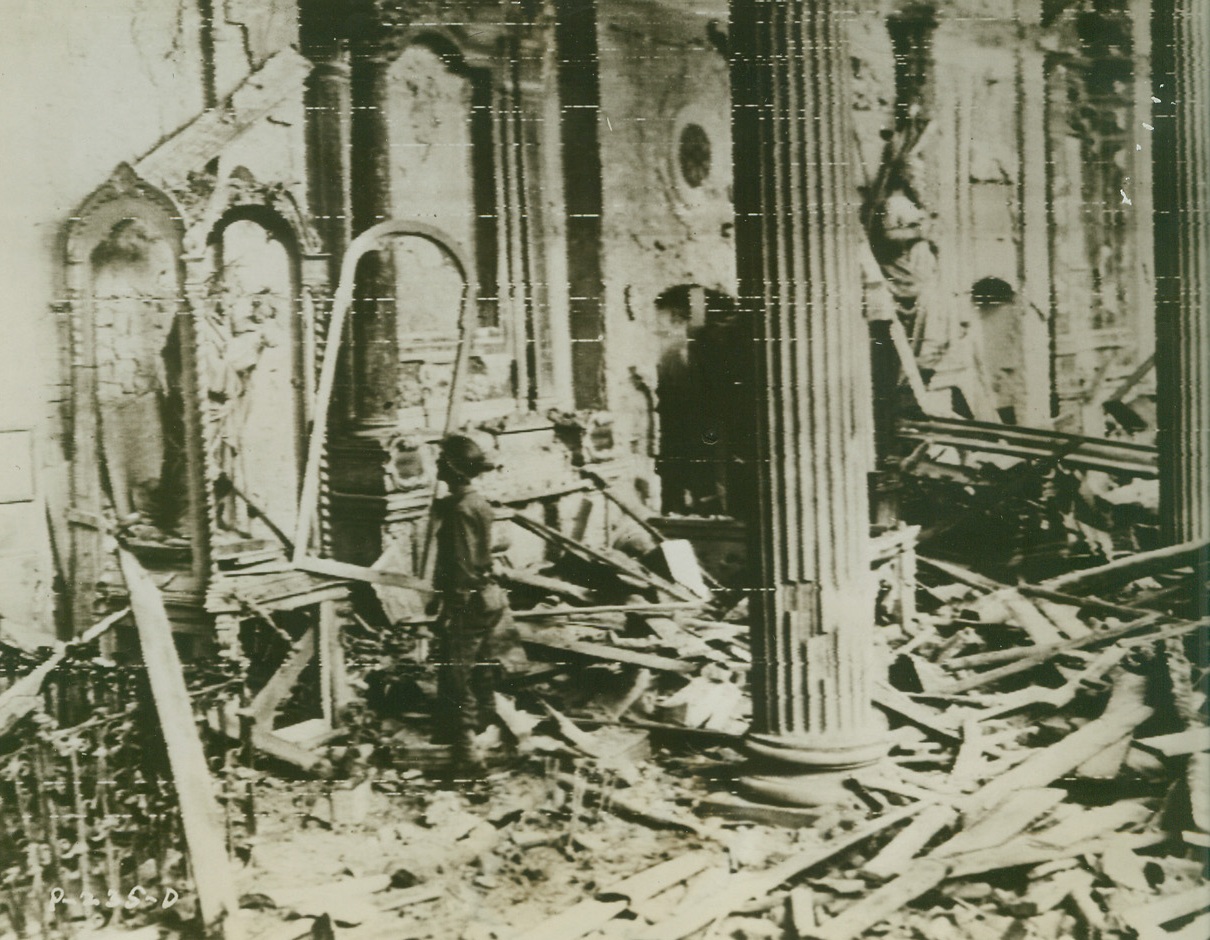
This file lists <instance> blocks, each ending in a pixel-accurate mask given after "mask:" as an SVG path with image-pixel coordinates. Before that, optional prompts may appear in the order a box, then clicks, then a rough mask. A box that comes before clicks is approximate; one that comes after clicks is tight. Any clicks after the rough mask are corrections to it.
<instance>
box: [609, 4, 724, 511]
mask: <svg viewBox="0 0 1210 940" xmlns="http://www.w3.org/2000/svg"><path fill="white" fill-rule="evenodd" d="M597 16H598V23H597V35H598V39H597V43H598V49H599V56H600V67H599V74H600V95H601V101H600V109H601V110H600V116H599V119H598V134H599V136H600V147H601V166H602V173H603V196H604V198H603V208H602V235H601V239H602V251H603V271H604V284H605V292H604V296H605V336H606V359H607V376H608V387H609V406H610V408H611V410H612V411H613V412H614V414H615V421H616V429H615V433H616V435H617V439H618V442H619V445H620V446H621V448H622V450H623V451H624V452H626V453H628V454H630V455H633V456H634V457H635V458H637V462H636V464H635V477H636V481H637V482H638V486H639V488H640V493H642V492H644V491H645V492H646V493H648V494H649V499H650V502H651V505H653V506H654V507H656V508H658V507H659V506H660V505H661V501H660V477H659V475H658V474H657V473H656V472H655V471H656V467H655V460H656V458H657V457H658V456H659V452H660V449H661V433H664V434H665V435H666V434H667V432H668V430H669V429H668V428H667V427H664V428H661V426H660V418H661V413H660V412H661V409H660V378H661V373H662V372H663V373H665V374H667V373H668V371H669V369H668V366H669V363H670V362H671V363H673V364H675V362H676V361H678V360H680V361H683V360H685V359H686V358H687V357H688V356H689V342H690V335H691V333H697V332H698V331H700V329H701V328H702V327H703V326H704V322H703V319H704V317H705V315H706V309H705V307H704V305H703V306H701V307H699V310H698V312H697V314H696V315H695V314H694V313H693V312H692V311H691V309H690V291H691V290H692V289H704V290H705V291H706V292H709V293H710V294H711V295H717V296H718V297H720V298H724V299H733V298H734V296H735V257H734V256H735V247H734V241H733V233H732V228H733V225H734V209H733V206H732V203H731V185H732V168H731V133H730V120H729V102H730V96H729V78H728V64H727V60H726V57H725V52H724V49H723V48H722V46H721V43H722V42H723V40H724V38H725V27H726V21H727V8H726V4H725V3H710V4H702V3H688V2H676V3H653V2H643V0H633V2H632V0H628V2H624V3H614V2H609V3H600V4H598V11H597ZM712 315H713V313H712ZM671 394H672V392H670V391H669V389H667V388H666V389H665V395H666V396H668V395H671ZM714 410H715V409H711V408H703V409H702V411H701V412H700V413H699V414H697V415H691V416H686V417H688V418H692V420H694V421H696V422H697V423H698V424H699V425H700V426H698V427H694V428H687V429H685V430H684V433H683V434H682V435H681V436H682V437H689V438H694V437H696V438H697V439H699V440H700V438H701V437H702V435H703V434H706V435H709V434H710V433H711V427H710V426H709V425H711V424H713V423H716V422H717V421H718V415H717V414H713V413H710V412H712V411H714ZM697 447H698V449H701V444H698V445H697ZM721 508H722V507H720V506H719V505H717V504H714V505H713V506H710V505H708V506H706V507H703V510H702V511H705V512H708V513H715V514H717V513H718V512H719V511H720V510H721Z"/></svg>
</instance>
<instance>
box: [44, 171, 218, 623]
mask: <svg viewBox="0 0 1210 940" xmlns="http://www.w3.org/2000/svg"><path fill="white" fill-rule="evenodd" d="M180 218H181V216H180V212H179V211H178V209H177V207H176V206H175V205H174V204H173V203H172V201H171V200H170V199H169V198H168V197H167V196H165V195H164V194H163V193H162V192H160V191H159V190H157V189H155V188H154V187H151V186H150V185H148V184H147V183H146V182H145V181H143V180H140V179H139V178H138V177H137V176H136V175H135V173H134V172H133V170H131V169H130V168H129V167H128V166H125V165H123V166H122V167H119V169H118V170H117V171H116V172H115V173H114V175H113V176H112V177H111V179H110V180H109V181H108V182H107V183H106V184H105V185H104V186H102V187H101V188H100V189H98V190H97V191H96V192H95V193H93V195H92V196H90V197H89V199H88V200H86V201H85V203H84V204H83V205H82V206H81V207H80V209H79V210H78V211H77V213H76V214H75V216H73V217H72V219H71V221H70V222H69V224H68V227H67V230H66V238H65V261H66V267H65V281H66V289H67V298H68V315H69V319H70V331H71V363H72V372H71V395H70V408H69V428H70V435H69V437H70V441H71V450H70V457H71V496H72V502H73V508H75V509H76V510H77V511H79V512H83V513H85V514H95V515H101V514H103V513H104V512H105V511H107V509H108V508H109V507H110V506H112V508H113V510H114V512H115V513H116V515H117V516H118V518H119V520H120V521H121V522H122V523H123V524H124V525H125V527H126V532H127V536H128V543H129V544H130V545H131V547H132V548H133V549H134V550H135V552H136V553H137V554H139V555H140V556H141V557H142V559H143V560H144V562H145V563H147V564H149V565H151V566H158V567H173V568H177V569H181V568H187V569H191V570H192V571H193V573H194V574H195V575H196V582H195V587H197V589H198V590H200V588H201V582H202V580H203V578H204V572H205V570H206V538H205V526H204V522H203V520H204V517H205V513H204V511H203V508H202V507H203V505H204V499H203V493H202V486H201V477H200V474H199V473H198V472H197V471H198V470H199V459H198V458H199V451H200V436H199V424H198V415H197V411H196V407H195V403H196V375H195V372H194V352H195V349H194V334H193V327H192V322H191V319H190V314H189V309H188V305H187V304H186V303H185V302H184V299H183V292H182V283H183V272H182V268H181V264H180V254H181V243H182V237H183V231H182V226H181V221H180ZM102 564H103V556H102V554H101V546H100V541H99V538H98V536H97V535H96V533H95V532H90V531H89V530H88V529H86V528H84V527H77V528H76V529H74V530H73V545H72V568H73V570H72V572H71V580H72V583H73V588H74V591H75V597H74V599H73V617H74V620H75V625H76V627H77V629H79V628H81V627H83V626H87V625H88V622H89V621H90V620H91V617H92V610H91V605H92V595H93V590H94V588H95V584H96V580H97V578H98V577H99V575H100V573H101V565H102Z"/></svg>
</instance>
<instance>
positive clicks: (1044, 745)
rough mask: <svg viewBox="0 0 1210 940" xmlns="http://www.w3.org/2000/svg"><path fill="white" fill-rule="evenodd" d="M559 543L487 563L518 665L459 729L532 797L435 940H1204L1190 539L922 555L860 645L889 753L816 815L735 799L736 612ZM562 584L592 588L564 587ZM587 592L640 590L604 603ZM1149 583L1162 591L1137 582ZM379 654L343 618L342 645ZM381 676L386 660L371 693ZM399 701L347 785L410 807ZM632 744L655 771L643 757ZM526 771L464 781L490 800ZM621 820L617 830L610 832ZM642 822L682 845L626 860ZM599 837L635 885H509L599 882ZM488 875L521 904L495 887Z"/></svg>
mask: <svg viewBox="0 0 1210 940" xmlns="http://www.w3.org/2000/svg"><path fill="white" fill-rule="evenodd" d="M554 540H555V539H554V538H553V537H552V541H554ZM557 541H558V542H559V543H560V544H561V545H562V546H563V547H564V549H565V553H564V555H563V556H561V557H560V558H559V559H558V560H556V561H555V562H554V564H553V565H551V566H550V567H548V568H546V569H543V570H541V571H540V572H510V577H511V579H512V581H513V584H514V585H516V586H519V587H520V588H522V589H529V590H530V591H531V592H532V594H545V597H544V599H543V600H542V601H541V602H540V603H538V604H536V605H535V606H532V607H529V608H526V609H522V610H519V611H518V619H519V620H520V621H521V624H520V626H519V633H520V637H521V639H522V641H523V642H524V644H525V646H526V648H527V650H528V651H529V654H530V656H531V657H532V658H533V659H534V660H535V662H534V664H533V668H531V670H530V671H529V672H528V673H527V674H526V675H524V676H521V677H519V678H516V679H514V680H512V681H511V683H510V684H509V686H510V688H509V689H508V690H506V692H504V693H501V694H498V695H497V696H496V706H497V707H496V715H497V719H498V721H497V723H496V725H495V726H494V727H492V728H490V729H489V730H488V731H487V732H486V733H485V734H484V735H483V736H482V739H481V741H482V743H483V744H484V745H486V746H495V747H497V748H498V752H499V753H500V754H502V755H505V758H504V759H505V761H506V762H507V763H509V765H510V766H512V767H514V768H519V767H526V766H528V767H529V768H530V769H532V770H533V771H534V772H535V773H534V777H535V778H537V779H539V780H541V781H542V782H543V783H544V785H545V789H544V790H543V791H542V793H543V794H544V797H543V800H542V802H540V804H539V805H538V806H537V807H534V806H532V805H531V806H530V807H529V809H527V810H526V811H525V812H524V813H521V814H520V815H518V816H516V817H515V818H508V817H507V815H506V816H505V817H495V816H490V815H489V817H488V822H489V823H490V824H491V825H492V827H493V828H495V829H496V830H497V831H496V835H495V836H493V837H492V838H490V839H488V840H487V841H488V842H491V843H493V844H496V843H497V842H498V841H499V840H500V839H504V836H501V835H500V834H499V830H500V829H508V830H509V833H508V838H507V840H506V843H507V845H508V846H509V848H508V849H506V850H505V851H504V852H503V857H504V858H505V859H506V861H505V862H501V861H500V858H501V853H500V852H499V851H497V850H495V849H493V850H492V852H493V853H494V854H493V857H492V860H487V861H485V858H484V856H483V854H482V853H481V854H480V856H479V859H478V864H477V865H474V866H471V867H470V875H469V876H468V877H469V879H470V884H471V887H472V888H475V887H476V886H477V890H479V891H480V892H481V893H482V894H483V897H484V900H485V903H488V904H490V905H492V908H493V910H494V911H496V912H497V914H498V915H499V916H498V917H497V918H496V920H495V922H494V923H492V924H491V925H485V923H484V922H483V921H482V920H476V919H475V918H474V917H472V918H471V920H470V922H469V923H470V924H471V925H472V926H471V927H467V926H466V922H464V923H463V924H462V926H461V927H459V929H458V935H460V936H468V937H469V936H482V937H485V938H486V937H497V938H507V937H518V938H550V940H556V938H576V937H581V936H596V937H605V936H608V937H630V938H634V940H643V938H681V937H691V936H731V937H795V936H797V937H817V938H820V940H844V938H850V937H857V936H861V935H862V934H864V933H865V932H866V931H867V930H869V931H871V932H872V934H877V935H883V936H892V937H921V938H930V940H931V938H934V937H947V936H948V937H955V938H957V937H976V938H983V937H989V938H990V937H997V938H1017V937H1021V938H1025V937H1039V938H1045V937H1057V936H1082V937H1112V936H1122V937H1127V936H1134V935H1137V936H1140V937H1144V938H1157V937H1177V938H1193V937H1202V936H1206V935H1207V931H1208V930H1210V894H1207V892H1206V890H1205V881H1204V879H1205V874H1206V872H1205V865H1206V859H1207V856H1206V850H1207V848H1210V836H1208V835H1207V833H1208V832H1210V807H1207V806H1206V805H1205V795H1206V794H1208V793H1210V729H1208V728H1207V722H1206V691H1205V685H1206V675H1207V670H1206V668H1205V664H1206V656H1205V650H1206V629H1207V628H1208V627H1210V620H1207V619H1200V620H1196V619H1187V618H1185V617H1182V616H1179V615H1178V614H1179V613H1181V612H1182V611H1180V609H1179V607H1177V606H1176V602H1177V601H1178V600H1179V599H1180V598H1182V597H1194V598H1196V597H1197V596H1199V593H1198V592H1197V591H1195V590H1194V589H1193V583H1194V581H1193V579H1194V578H1196V577H1198V576H1199V575H1203V578H1202V582H1201V584H1202V585H1203V587H1204V572H1203V571H1202V570H1201V569H1200V568H1197V569H1196V570H1192V571H1191V570H1188V566H1189V564H1190V563H1193V564H1194V565H1196V564H1197V563H1198V562H1199V561H1200V560H1201V559H1203V558H1204V552H1205V546H1202V545H1183V546H1176V547H1174V548H1169V549H1164V550H1160V551H1155V552H1149V553H1143V554H1138V555H1134V556H1130V557H1127V558H1124V559H1119V560H1117V561H1115V562H1112V563H1109V564H1106V565H1103V566H1098V567H1094V568H1089V569H1084V570H1079V571H1075V572H1072V573H1070V574H1067V575H1063V576H1059V577H1056V578H1053V579H1051V580H1049V581H1047V582H1043V583H1041V584H1037V585H1029V584H1021V585H1018V586H1015V587H1009V586H1007V585H1003V584H999V583H997V582H995V581H993V580H991V579H989V578H987V577H986V576H983V575H980V574H976V573H974V572H972V571H969V570H967V569H964V568H961V567H959V566H956V565H953V564H950V563H946V562H942V561H936V560H928V559H923V558H922V559H918V561H919V564H920V566H921V567H922V568H923V569H924V571H925V573H926V580H927V582H928V583H927V584H923V585H921V587H920V589H919V592H918V600H919V601H920V606H921V607H922V609H923V610H924V611H926V612H924V613H920V614H918V615H916V616H915V617H913V618H908V619H903V618H899V619H898V620H895V619H894V618H884V619H888V620H893V622H892V623H891V624H889V625H887V626H885V627H883V628H882V640H883V641H884V642H885V643H886V646H887V647H888V651H889V659H888V661H889V668H888V672H887V676H886V678H885V681H880V682H878V683H877V684H876V690H875V701H876V703H877V704H878V705H879V707H880V708H881V709H882V710H883V711H884V712H885V713H886V714H887V717H888V719H889V725H890V744H891V746H890V752H889V756H888V759H887V760H886V761H884V762H882V763H881V764H879V765H876V766H874V767H869V768H865V769H862V770H858V771H854V772H853V773H851V774H850V775H848V778H847V780H846V781H845V785H846V786H847V788H848V789H849V792H850V793H851V794H852V800H851V803H850V804H849V805H847V806H844V805H842V806H838V807H834V808H832V809H830V810H828V811H826V812H824V811H820V810H802V809H794V808H789V807H761V806H758V805H756V804H751V803H747V802H746V801H744V800H743V799H742V798H739V797H737V796H735V795H734V793H733V791H735V790H736V789H737V784H736V778H737V777H738V775H739V774H740V772H741V771H742V766H743V758H742V756H741V752H742V741H741V738H742V734H743V731H744V729H745V728H746V726H747V722H748V719H749V717H750V703H749V700H748V697H747V693H746V676H747V671H748V668H749V666H750V663H751V654H750V652H749V649H748V644H747V628H746V626H745V624H744V623H743V620H744V611H743V605H742V604H740V605H737V606H735V607H732V608H730V609H729V610H723V609H721V608H723V607H724V605H722V604H718V603H717V602H715V603H714V604H713V605H708V604H707V603H705V602H704V601H697V602H693V601H686V600H681V599H679V598H678V597H675V596H672V597H670V596H669V594H670V593H671V592H670V591H668V590H667V585H666V583H664V584H661V583H659V581H662V580H663V579H662V578H660V576H659V575H658V574H655V573H653V572H650V571H646V572H641V571H640V569H638V568H637V566H635V565H634V563H633V562H630V561H626V560H625V559H621V558H619V557H617V556H612V555H605V554H603V553H600V552H592V551H591V550H587V549H585V548H584V547H583V546H580V545H578V544H575V543H573V542H571V541H570V540H569V539H567V537H566V536H562V537H560V538H559V539H557ZM568 556H571V558H569V557H568ZM577 566H578V567H577ZM1182 566H1186V567H1185V568H1182ZM569 570H578V571H580V572H581V574H583V572H589V573H590V575H591V576H590V577H582V578H580V579H579V583H577V582H576V581H573V580H571V577H570V575H569V574H568V572H569ZM1174 572H1175V573H1174ZM606 574H610V575H611V576H613V577H616V578H617V579H618V580H619V581H625V580H627V579H629V581H630V582H631V584H630V587H632V588H637V587H638V585H636V584H634V583H633V582H634V581H647V584H646V585H645V587H646V588H648V589H649V590H648V592H647V593H646V594H645V595H638V596H635V595H633V594H632V596H631V597H630V598H629V599H628V600H617V599H616V598H612V599H613V600H615V601H616V602H615V603H612V604H610V603H602V601H603V600H610V599H611V598H609V597H607V596H606V594H605V592H606V588H604V587H602V584H603V583H604V581H603V579H605V577H606ZM1157 576H1163V577H1167V578H1169V579H1170V580H1172V581H1173V582H1174V584H1176V585H1179V586H1180V590H1173V587H1172V585H1169V587H1167V588H1165V589H1164V590H1162V591H1156V590H1154V588H1155V585H1156V583H1157V582H1155V581H1154V578H1156V577H1157ZM1149 585H1150V588H1149ZM682 587H683V586H682ZM614 589H615V590H618V588H617V587H616V585H615V586H614ZM1094 590H1096V591H1099V592H1100V595H1096V596H1094V595H1093V594H1092V593H1091V592H1092V591H1094ZM518 593H522V594H523V591H521V592H518ZM1107 593H1111V596H1110V597H1106V596H1104V595H1106V594H1107ZM1200 596H1204V593H1203V594H1201V595H1200ZM526 600H528V601H529V602H531V603H532V602H533V600H534V598H533V596H530V597H529V598H526ZM1148 604H1150V605H1151V607H1148V606H1145V605H1148ZM1157 604H1159V605H1164V606H1165V609H1161V610H1156V609H1153V608H1154V607H1155V606H1156V605H1157ZM381 644H382V637H381V635H379V634H378V633H377V631H370V630H369V629H368V628H367V631H366V633H364V634H363V636H362V640H361V645H362V647H363V649H364V648H365V647H369V646H375V647H377V648H378V649H379V650H380V651H381V649H382V645H381ZM362 661H363V662H365V660H362ZM379 664H380V665H381V661H379ZM399 670H400V666H399V663H398V662H397V661H395V660H392V661H391V666H390V668H389V669H381V668H380V669H379V670H378V671H377V672H372V673H371V678H373V676H374V675H378V676H379V677H381V676H383V675H384V674H387V673H391V674H393V675H395V676H398V675H399V674H400V673H399ZM404 672H405V673H406V672H407V669H406V668H405V669H404ZM404 684H405V685H410V688H409V689H408V690H406V691H399V689H396V693H397V698H396V700H395V704H396V705H399V704H400V702H407V703H408V705H406V706H405V707H403V708H402V709H401V710H399V711H398V712H397V714H396V716H395V719H394V720H392V721H387V722H385V723H383V722H381V721H379V720H375V719H369V720H368V721H369V725H370V726H372V727H373V729H374V739H375V740H376V741H377V742H378V743H377V746H376V747H374V748H372V749H371V751H372V753H373V756H370V751H366V752H365V756H366V762H365V769H364V771H363V774H364V780H365V781H366V782H365V783H363V786H365V788H366V789H367V790H369V789H371V785H370V783H369V781H371V780H372V781H373V788H377V789H378V790H380V791H381V790H398V791H403V792H408V791H409V790H410V791H412V792H415V790H416V788H417V787H418V786H422V785H421V784H420V783H419V781H420V780H421V779H422V777H423V775H425V774H428V775H430V777H432V776H433V772H434V771H438V770H439V765H440V760H439V758H436V757H434V755H433V753H432V752H431V751H429V750H427V749H426V746H425V745H424V744H423V734H422V728H423V725H422V722H421V719H422V716H423V715H424V712H425V709H426V707H427V706H426V704H425V702H424V697H425V679H424V669H423V667H421V666H420V665H419V664H416V665H415V667H414V668H413V670H412V677H411V679H410V680H407V681H405V682H404ZM376 688H378V691H379V693H381V691H382V688H381V686H377V687H376ZM384 703H385V699H384V698H383V697H382V695H381V694H380V695H379V698H378V702H377V704H378V705H380V706H381V705H383V704H384ZM384 732H385V733H384ZM364 737H365V738H366V739H367V740H368V739H370V735H366V736H364ZM653 747H655V748H658V749H659V751H660V754H659V760H658V761H648V760H647V759H646V758H647V757H648V755H649V754H650V753H651V749H652V748H653ZM375 765H376V766H375ZM437 776H438V777H439V774H438V775H437ZM524 779H532V778H527V777H526V776H525V775H523V774H500V775H498V776H497V777H495V778H494V779H493V780H489V781H488V782H487V783H485V784H482V785H481V786H483V787H486V788H488V790H489V791H490V792H492V793H494V794H496V795H497V796H498V792H499V790H500V788H503V789H504V790H505V791H507V790H508V786H507V784H508V782H509V781H520V780H524ZM467 786H470V787H472V789H471V791H470V792H474V791H473V786H474V785H470V784H467ZM493 787H494V788H495V789H493ZM560 792H561V793H562V796H561V797H559V796H557V795H556V794H559V793H560ZM466 808H467V809H471V810H473V807H470V806H467V807H466ZM472 815H474V813H473V812H472ZM610 816H611V817H616V818H614V819H613V821H612V825H613V826H614V827H615V828H614V830H613V831H612V832H610V833H609V834H608V835H605V833H604V831H603V829H602V826H603V824H602V819H603V818H604V817H610ZM348 821H349V820H348V819H346V820H345V822H348ZM623 821H624V822H625V824H628V826H629V828H623V829H618V828H616V827H618V826H621V825H623ZM328 822H329V823H335V824H336V825H339V824H340V820H339V819H338V818H337V817H333V816H329V817H328ZM480 822H481V823H482V822H483V819H482V818H480ZM354 824H356V822H355V821H354ZM787 827H790V828H787ZM644 830H648V831H657V832H662V833H665V834H666V833H680V834H681V836H680V839H679V841H677V842H675V843H667V842H665V843H664V845H665V851H664V853H663V854H664V857H660V856H658V855H657V856H656V858H655V860H654V862H653V864H650V865H648V866H646V867H645V868H644V867H643V866H641V865H639V864H637V862H638V859H639V858H646V859H648V860H650V859H651V856H650V854H649V853H650V851H651V846H650V845H649V844H647V843H646V842H644V843H642V844H643V845H644V848H645V851H633V852H632V851H631V850H630V845H631V844H632V843H633V844H635V845H638V844H639V840H638V836H639V834H640V833H642V832H643V831H644ZM484 834H485V835H488V836H491V835H492V834H491V833H486V832H485V833H484ZM606 845H609V846H610V847H611V848H612V855H613V857H614V858H618V857H623V858H628V859H632V860H634V864H631V865H630V866H629V867H626V866H625V865H623V866H621V870H619V871H618V875H619V877H621V876H624V875H629V876H631V877H628V878H623V880H622V883H621V885H620V886H619V885H614V886H606V887H602V885H603V884H604V879H603V878H595V879H592V880H591V881H589V882H588V883H587V884H584V885H583V886H582V891H581V892H580V895H579V897H578V898H576V899H575V901H574V903H568V904H567V905H566V907H565V909H557V908H556V906H555V905H554V904H553V903H552V902H554V901H555V900H556V899H557V893H555V892H550V891H547V890H544V889H541V888H536V887H534V886H533V884H532V881H531V880H530V879H531V877H532V869H533V866H532V864H531V861H519V860H518V858H517V853H516V847H517V846H522V847H532V846H543V847H551V846H554V847H557V848H558V850H559V851H560V852H562V853H563V857H564V858H565V860H567V861H570V862H572V863H576V864H577V865H581V866H582V864H583V861H584V859H583V855H584V853H587V854H589V855H590V856H591V857H592V861H591V867H592V870H593V871H594V872H595V873H597V874H600V872H601V870H602V869H601V862H602V858H601V855H600V854H598V853H597V851H596V849H597V848H601V849H602V850H603V849H604V846H606ZM672 845H675V846H676V850H675V851H671V850H670V848H669V847H670V846H672ZM522 854H528V853H522ZM508 859H512V860H513V863H515V864H510V863H509V862H508V861H507V860H508ZM485 868H486V870H488V871H489V875H488V876H487V877H486V879H484V878H483V876H482V871H483V870H484V869H485ZM527 872H529V874H526V873H527ZM476 873H477V874H476ZM542 877H543V879H548V878H549V872H544V873H543V875H542ZM476 879H477V880H476ZM502 884H508V885H510V886H511V890H512V891H513V893H514V894H516V893H517V892H520V893H519V894H518V897H519V898H521V900H520V901H518V897H511V898H505V897H503V896H501V895H498V894H496V893H494V892H493V887H495V886H500V885H502ZM518 886H520V887H518ZM585 894H589V895H591V896H589V897H585V896H584V895H585ZM501 905H503V906H501ZM543 907H545V908H546V909H547V911H548V913H549V916H548V917H547V918H545V919H542V918H540V917H538V916H537V915H538V914H539V913H540V912H541V910H542V908H543ZM472 928H473V929H472ZM467 931H469V932H467ZM476 931H477V932H476ZM415 935H416V936H441V934H440V933H431V932H426V931H419V932H417V933H416V934H415ZM384 936H385V935H384Z"/></svg>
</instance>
